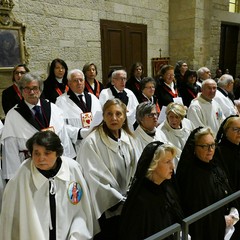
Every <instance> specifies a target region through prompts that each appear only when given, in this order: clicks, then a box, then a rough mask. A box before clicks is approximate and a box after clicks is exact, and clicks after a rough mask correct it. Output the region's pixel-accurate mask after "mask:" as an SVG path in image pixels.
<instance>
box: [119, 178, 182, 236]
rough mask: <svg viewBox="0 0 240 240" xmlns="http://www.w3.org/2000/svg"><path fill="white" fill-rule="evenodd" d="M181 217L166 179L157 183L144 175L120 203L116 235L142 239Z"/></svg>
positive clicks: (171, 188)
mask: <svg viewBox="0 0 240 240" xmlns="http://www.w3.org/2000/svg"><path fill="white" fill-rule="evenodd" d="M182 219H183V213H182V210H181V208H180V205H179V202H178V197H177V194H176V192H175V190H174V188H173V185H172V184H171V182H170V180H165V181H164V182H163V183H161V184H160V185H157V184H155V183H153V182H152V181H150V180H148V179H147V178H145V179H144V181H143V182H142V185H141V187H140V189H139V190H138V194H137V195H135V197H134V198H133V197H129V199H127V201H126V203H125V205H124V207H123V212H122V216H121V221H120V229H119V239H120V240H126V239H131V240H142V239H145V238H147V237H149V236H151V235H153V234H155V233H157V232H159V231H161V230H163V229H165V228H167V227H169V226H171V225H172V224H174V223H177V222H178V223H180V222H181V220H182ZM167 239H173V237H169V238H167Z"/></svg>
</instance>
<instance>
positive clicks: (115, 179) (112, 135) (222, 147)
mask: <svg viewBox="0 0 240 240" xmlns="http://www.w3.org/2000/svg"><path fill="white" fill-rule="evenodd" d="M176 67H177V68H178V69H179V71H178V72H176V69H174V67H173V66H171V65H166V66H163V67H162V69H161V77H160V78H157V79H154V78H151V77H143V65H142V64H141V63H139V62H137V63H135V64H133V66H132V69H131V76H130V78H129V79H128V78H127V73H126V71H125V70H123V69H120V70H114V71H113V72H112V73H111V82H110V84H109V86H108V87H107V88H104V86H103V84H102V83H101V82H99V81H98V80H96V76H97V66H96V65H95V64H94V63H87V64H85V65H84V67H83V69H82V70H80V69H72V70H68V67H67V64H66V63H65V62H64V61H63V60H62V59H54V60H53V61H52V63H51V65H50V69H49V76H48V78H47V79H46V80H45V81H43V80H42V79H41V78H40V77H39V76H38V75H36V74H34V73H31V72H30V71H29V69H28V68H27V67H26V66H25V65H22V64H21V65H18V66H16V67H15V68H14V70H13V85H12V86H10V87H9V88H8V89H6V90H4V91H3V95H2V97H3V99H2V103H3V109H4V111H5V114H6V117H5V119H4V124H3V125H2V127H1V144H2V179H3V180H4V181H2V183H3V184H2V185H4V184H5V182H6V186H4V187H5V190H4V193H3V199H2V210H1V213H0V239H24V240H25V239H50V240H55V239H95V240H98V239H100V240H101V239H136V240H137V239H144V238H146V237H148V236H151V235H152V234H154V233H156V232H158V231H160V230H162V229H164V228H166V227H168V226H170V225H172V224H174V223H176V222H179V223H181V221H182V219H183V218H184V217H187V216H189V215H191V214H193V213H195V212H197V211H198V210H201V209H203V208H205V207H207V206H209V205H210V204H212V203H214V202H216V201H218V200H220V199H222V198H224V197H226V196H228V195H230V194H231V193H233V192H235V191H237V190H239V188H240V164H239V162H240V154H239V153H240V151H239V150H240V149H239V143H240V117H239V116H238V111H237V109H236V107H235V106H234V102H233V101H232V100H231V99H230V93H232V85H233V82H234V80H233V78H232V76H231V75H226V74H224V75H222V76H221V77H220V78H219V79H218V82H217V83H216V81H215V80H213V79H211V78H210V77H211V76H210V71H209V69H207V68H206V67H204V68H202V69H200V70H199V71H198V73H196V71H193V70H188V69H187V64H186V63H185V62H183V61H182V62H178V63H177V66H176ZM208 71H209V72H208ZM207 72H208V73H207ZM200 75H201V76H200ZM198 82H199V83H198ZM155 90H156V91H155ZM218 91H219V94H218ZM221 94H222V95H221ZM184 97H186V99H184ZM225 98H226V99H227V100H226V99H225ZM220 101H221V102H220ZM226 101H228V102H226ZM230 103H231V104H230ZM224 106H225V108H224ZM217 143H218V145H217ZM0 190H1V189H0ZM0 194H1V191H0ZM0 200H1V196H0ZM239 204H240V201H239V200H237V201H234V202H232V203H229V204H228V205H226V206H224V207H222V208H220V209H219V210H217V211H215V212H214V213H211V214H210V215H208V216H206V217H204V218H203V219H201V220H199V221H197V222H196V223H194V224H192V225H191V226H190V235H191V239H192V240H203V239H209V240H216V239H224V237H225V236H226V235H227V234H228V236H229V235H230V236H231V239H238V237H239V236H240V227H239V226H238V225H239V223H237V222H238V219H239V216H238V209H239V207H240V206H239ZM203 229H204V231H203ZM169 239H173V236H170V237H169ZM225 239H226V238H225Z"/></svg>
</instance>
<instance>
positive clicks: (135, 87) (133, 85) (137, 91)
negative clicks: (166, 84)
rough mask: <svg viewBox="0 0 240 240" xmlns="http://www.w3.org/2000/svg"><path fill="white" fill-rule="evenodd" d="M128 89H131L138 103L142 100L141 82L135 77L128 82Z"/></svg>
mask: <svg viewBox="0 0 240 240" xmlns="http://www.w3.org/2000/svg"><path fill="white" fill-rule="evenodd" d="M126 88H128V89H130V90H131V91H132V92H133V93H134V95H135V96H136V98H137V100H138V102H140V100H141V95H142V91H141V87H140V82H139V81H138V80H137V79H136V78H135V77H130V78H129V79H128V80H127V82H126Z"/></svg>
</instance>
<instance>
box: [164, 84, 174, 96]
mask: <svg viewBox="0 0 240 240" xmlns="http://www.w3.org/2000/svg"><path fill="white" fill-rule="evenodd" d="M163 87H164V89H165V90H166V91H167V92H168V93H169V94H170V95H171V96H172V97H173V98H176V97H177V96H178V91H177V89H176V90H175V93H173V91H172V90H171V89H170V88H169V87H167V86H163Z"/></svg>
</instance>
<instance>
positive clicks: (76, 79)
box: [72, 78, 84, 83]
mask: <svg viewBox="0 0 240 240" xmlns="http://www.w3.org/2000/svg"><path fill="white" fill-rule="evenodd" d="M83 81H84V79H82V78H75V79H73V80H72V82H74V83H79V82H80V83H81V82H83Z"/></svg>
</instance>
